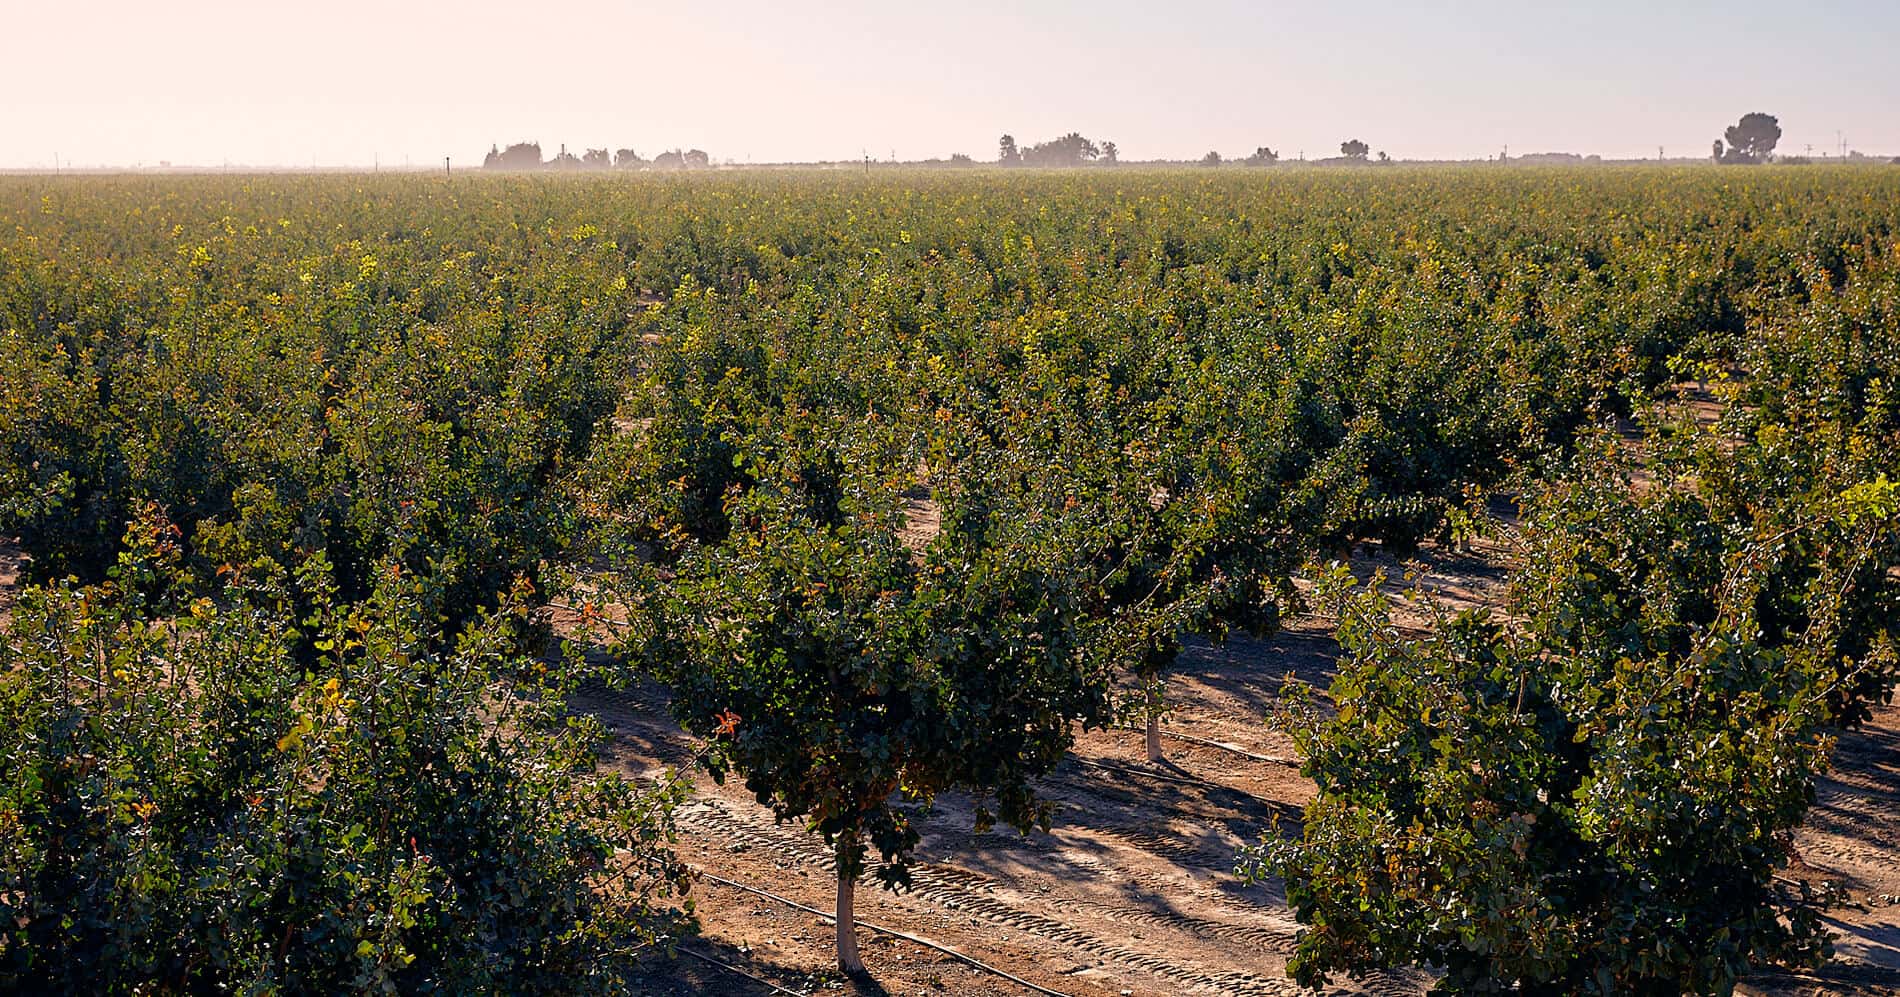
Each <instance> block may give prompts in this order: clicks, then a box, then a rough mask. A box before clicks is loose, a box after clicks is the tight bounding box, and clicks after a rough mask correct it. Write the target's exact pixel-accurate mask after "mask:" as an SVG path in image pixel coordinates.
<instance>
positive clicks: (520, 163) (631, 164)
mask: <svg viewBox="0 0 1900 997" xmlns="http://www.w3.org/2000/svg"><path fill="white" fill-rule="evenodd" d="M711 167H712V157H711V156H708V155H707V154H706V153H705V152H704V151H702V150H699V149H688V150H686V151H684V152H682V151H680V150H678V149H672V150H669V151H666V152H662V153H660V154H659V155H657V156H655V157H653V158H652V159H650V160H649V159H643V158H641V156H640V154H639V153H638V152H635V151H634V150H632V149H617V150H614V151H613V152H611V153H610V152H608V150H606V149H587V150H585V151H583V152H582V153H581V154H580V155H579V156H575V155H574V154H572V153H570V152H568V151H567V146H565V145H564V146H562V147H561V151H560V152H559V153H558V154H557V155H555V157H554V158H553V159H548V160H543V159H542V158H541V144H540V143H539V142H516V143H514V144H512V145H510V146H508V147H507V148H506V149H503V148H501V147H499V146H490V147H489V150H488V155H487V156H485V157H483V159H482V168H483V169H487V170H516V171H522V170H607V169H616V170H704V169H710V168H711Z"/></svg>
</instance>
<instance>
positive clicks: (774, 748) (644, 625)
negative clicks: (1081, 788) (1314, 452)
mask: <svg viewBox="0 0 1900 997" xmlns="http://www.w3.org/2000/svg"><path fill="white" fill-rule="evenodd" d="M786 435H787V436H791V437H799V436H802V435H803V433H802V432H796V431H795V432H787V433H786ZM814 435H816V436H817V437H818V438H821V439H827V440H830V441H832V444H833V446H835V447H836V448H837V451H836V454H835V463H830V464H822V463H821V464H820V465H819V466H813V465H812V464H809V463H801V461H802V460H804V459H805V458H806V457H807V456H808V454H809V452H808V451H802V450H798V449H791V450H790V452H789V453H788V454H786V455H784V456H781V457H780V458H777V459H774V458H771V457H763V456H762V457H757V458H754V459H753V460H752V461H751V462H750V463H749V465H748V471H749V472H750V474H751V476H753V477H754V479H755V484H754V485H753V486H752V487H748V488H745V489H741V490H735V491H734V492H733V493H732V494H731V495H730V496H729V497H728V498H727V501H726V509H725V513H726V516H727V517H728V520H729V521H730V522H731V523H732V524H733V525H732V528H731V530H730V531H729V532H728V533H727V534H726V535H724V536H723V537H722V538H720V540H719V541H718V542H716V543H707V544H703V545H702V544H694V545H693V546H692V547H691V548H690V549H689V550H688V551H687V552H686V553H685V555H684V556H683V557H681V558H680V559H679V560H678V561H677V562H676V563H674V564H673V565H672V566H671V567H670V569H669V570H668V571H667V573H666V577H664V578H659V577H656V576H654V575H652V574H651V573H649V572H646V571H644V570H643V569H642V568H641V567H640V566H639V565H638V564H637V563H634V564H630V565H628V566H627V567H626V569H625V574H626V576H627V577H628V579H629V580H630V582H631V583H632V584H634V585H636V586H640V587H641V588H643V589H644V591H639V592H638V594H637V595H634V596H631V597H628V598H625V599H624V600H623V601H625V602H627V603H628V604H629V605H635V606H644V607H645V609H646V613H645V614H641V613H638V612H636V614H635V616H636V625H635V632H634V636H633V638H632V639H631V640H630V642H629V643H628V646H627V650H628V651H629V654H630V657H631V658H632V659H633V660H634V661H635V662H638V663H642V664H643V665H644V666H645V667H648V668H651V669H652V670H653V671H654V672H655V673H656V674H657V675H658V676H659V677H660V678H661V679H662V680H663V681H665V682H666V683H667V684H668V685H670V686H671V687H672V688H673V690H674V693H675V699H674V702H675V710H676V713H677V714H678V716H679V719H680V720H681V722H682V723H684V724H685V725H686V726H687V727H688V729H690V730H693V731H695V732H699V733H702V734H706V735H711V734H714V733H716V731H717V730H718V729H719V728H720V725H721V724H724V723H729V722H730V720H729V716H732V715H736V716H737V717H738V718H739V727H738V732H737V734H736V735H735V736H734V737H733V739H732V741H731V744H730V747H729V751H728V752H727V753H726V754H724V755H722V756H721V758H720V760H719V763H718V764H717V765H716V766H715V772H716V773H720V774H723V771H724V768H725V766H726V765H727V764H730V766H731V767H733V768H736V769H737V770H738V771H739V772H740V773H741V774H742V775H743V776H744V777H745V780H746V785H747V787H748V788H749V789H751V790H752V791H753V792H754V793H755V794H756V795H757V797H758V799H759V801H760V802H761V803H763V804H766V805H768V806H770V807H772V808H773V810H774V811H775V812H776V813H777V814H778V815H779V816H780V817H782V818H787V819H799V820H802V821H805V822H806V823H807V824H808V825H809V826H810V827H811V828H812V829H814V830H815V831H817V832H818V833H819V834H821V835H822V836H823V837H824V838H825V840H826V841H827V842H828V843H830V844H832V845H834V846H835V848H836V851H837V855H838V867H839V871H840V875H841V876H843V877H845V878H847V879H852V878H856V876H857V875H858V874H859V872H860V871H862V869H863V868H864V865H865V861H866V856H867V854H868V853H869V852H870V851H872V850H873V849H875V851H876V853H877V854H878V855H879V856H880V857H881V859H882V865H881V867H880V868H879V870H878V871H879V875H880V876H881V877H882V878H883V879H884V880H885V881H886V882H887V883H889V884H891V885H901V884H904V883H907V882H908V875H907V872H906V869H907V866H908V863H909V858H910V852H911V850H912V849H913V848H914V847H915V846H916V844H917V840H918V839H917V832H916V829H915V823H914V817H915V809H916V806H917V805H922V806H928V804H929V803H930V801H931V800H933V799H934V798H935V797H936V795H937V794H938V793H940V792H943V791H944V790H947V789H953V788H956V789H968V790H972V791H974V792H976V793H977V794H978V795H979V798H980V799H982V800H986V801H988V802H987V803H986V804H981V805H979V809H978V817H977V820H978V823H979V824H980V825H984V826H987V825H988V823H989V822H990V820H992V819H993V818H1000V819H1002V820H1003V821H1005V822H1007V823H1009V824H1011V825H1014V826H1016V827H1019V828H1022V829H1024V830H1027V829H1029V828H1030V827H1033V826H1037V825H1042V826H1047V822H1048V819H1049V815H1048V811H1047V809H1046V808H1045V807H1044V806H1042V805H1040V804H1039V803H1038V802H1037V801H1036V798H1035V795H1034V785H1033V780H1034V779H1035V778H1036V777H1038V776H1040V775H1042V774H1044V773H1046V772H1047V771H1048V770H1049V769H1051V768H1052V767H1053V766H1054V765H1055V764H1056V763H1057V762H1059V761H1061V759H1062V758H1063V757H1064V755H1065V754H1066V752H1067V750H1068V747H1069V745H1070V743H1071V741H1072V738H1073V728H1074V726H1075V725H1076V724H1077V723H1078V722H1081V723H1088V722H1095V723H1100V722H1102V721H1103V720H1104V719H1105V718H1106V710H1107V684H1106V682H1105V681H1104V680H1103V677H1102V675H1100V674H1099V672H1098V670H1097V668H1096V666H1095V664H1094V663H1093V660H1092V658H1091V657H1090V654H1089V648H1090V646H1091V645H1090V643H1089V641H1088V637H1089V632H1088V629H1087V622H1088V621H1087V620H1086V618H1082V617H1081V616H1080V614H1079V612H1078V610H1079V609H1080V608H1081V607H1082V605H1083V601H1082V597H1081V593H1080V591H1079V588H1080V586H1081V584H1082V579H1083V578H1084V577H1085V574H1084V572H1082V571H1081V570H1079V568H1080V567H1081V566H1080V565H1078V564H1077V563H1076V558H1075V557H1074V556H1073V555H1072V554H1071V553H1069V551H1070V549H1071V548H1072V546H1073V545H1072V544H1071V543H1069V535H1070V534H1071V533H1072V526H1071V525H1070V524H1067V523H1065V522H1064V521H1062V520H1060V519H1058V518H1056V517H1051V516H1046V515H1038V514H1036V513H1035V512H1033V511H1031V510H1028V509H1025V508H1024V506H1023V505H1022V504H1021V503H1020V502H1019V501H1015V500H1014V496H1013V494H1012V493H1011V492H1009V491H1005V490H1000V489H997V488H995V487H992V486H993V484H994V482H995V480H996V479H997V478H1000V477H1003V476H1002V475H1000V474H991V475H989V476H987V477H980V476H972V477H970V478H964V479H960V480H958V481H956V482H955V483H954V484H947V485H945V486H944V487H942V488H940V489H939V491H938V494H939V495H940V496H942V498H943V500H944V503H945V505H944V508H943V511H942V528H941V530H940V531H939V532H937V533H936V535H935V536H934V537H930V538H928V539H927V540H926V539H923V538H921V537H918V536H917V535H916V534H914V533H909V532H907V531H908V530H909V528H910V527H911V526H912V525H913V524H910V523H908V522H907V521H906V515H905V512H904V507H903V505H902V504H901V501H900V498H901V494H900V491H899V490H898V489H897V488H894V487H892V482H890V481H889V480H888V479H887V478H886V477H885V475H883V474H880V473H879V471H878V468H879V467H880V466H883V467H888V466H890V464H891V462H889V461H883V462H880V461H878V460H876V459H875V457H874V454H875V453H876V449H877V448H876V445H875V444H874V443H867V442H866V437H867V435H868V436H870V437H877V436H881V434H879V433H877V432H876V431H875V429H872V430H871V431H870V432H869V433H868V434H866V433H863V432H862V431H860V430H854V429H853V428H851V427H837V428H834V429H832V430H830V431H827V432H820V433H817V434H814ZM755 452H756V451H755ZM643 580H644V581H643Z"/></svg>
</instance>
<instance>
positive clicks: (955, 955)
mask: <svg viewBox="0 0 1900 997" xmlns="http://www.w3.org/2000/svg"><path fill="white" fill-rule="evenodd" d="M694 871H695V872H697V873H699V874H700V876H702V877H704V878H706V879H710V880H712V881H713V882H715V883H721V884H724V885H726V886H730V887H732V888H733V889H735V890H744V891H745V892H747V893H751V894H753V895H755V896H761V897H765V898H766V899H768V900H776V901H778V902H779V903H782V904H784V905H785V906H787V907H796V908H798V909H799V910H802V911H804V912H805V913H807V914H815V915H817V916H818V917H821V918H823V919H825V920H827V921H830V922H832V923H834V924H835V923H837V920H838V918H837V916H836V915H834V914H831V913H829V912H827V911H822V910H819V909H818V908H816V907H807V906H805V905H804V904H801V903H799V902H798V901H796V900H793V899H791V898H790V897H781V896H779V895H778V894H776V893H773V892H771V891H770V890H761V889H759V888H758V887H756V886H747V885H746V884H744V883H740V882H736V881H734V880H730V879H727V878H725V877H724V876H715V875H713V874H712V873H710V872H707V871H706V870H704V869H695V870H694ZM858 925H859V926H860V927H865V928H869V929H871V930H872V931H877V932H882V933H883V934H886V935H889V936H891V937H892V938H901V939H903V940H904V941H907V942H910V943H911V944H913V945H922V946H923V947H924V948H927V949H930V950H931V951H934V952H942V953H943V954H944V955H947V956H949V957H950V958H952V959H955V960H957V961H959V962H962V963H965V964H967V965H970V966H973V967H975V968H977V969H980V970H982V971H983V972H985V973H989V974H991V975H993V976H1000V977H1002V978H1003V979H1005V980H1008V981H1010V982H1011V983H1014V984H1016V985H1018V986H1021V987H1024V988H1026V989H1029V990H1034V991H1035V992H1037V993H1039V994H1047V995H1048V997H1069V995H1068V994H1065V993H1063V992H1062V991H1060V990H1051V989H1049V988H1048V987H1045V986H1042V985H1041V984H1037V983H1031V982H1029V981H1028V980H1025V979H1023V978H1022V977H1020V976H1017V975H1015V974H1014V973H1011V972H1009V971H1008V970H1003V969H997V968H996V967H995V966H992V965H990V964H989V963H987V962H984V961H983V960H981V959H978V958H976V957H975V956H968V955H964V954H963V953H961V952H958V951H957V950H956V949H953V948H950V947H949V946H946V945H941V944H938V943H937V942H933V941H931V940H930V939H928V938H920V937H918V936H917V935H913V934H911V933H909V932H907V931H898V930H897V929H895V928H886V927H884V926H883V925H880V924H872V923H871V922H869V921H865V920H859V921H858Z"/></svg>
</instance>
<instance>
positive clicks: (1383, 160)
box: [1379, 149, 1392, 163]
mask: <svg viewBox="0 0 1900 997" xmlns="http://www.w3.org/2000/svg"><path fill="white" fill-rule="evenodd" d="M1391 161H1392V157H1391V156H1388V155H1386V154H1385V150H1384V149H1380V150H1379V162H1381V163H1389V162H1391Z"/></svg>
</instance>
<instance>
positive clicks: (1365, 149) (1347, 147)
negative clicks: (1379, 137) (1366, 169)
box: [1339, 138, 1372, 159]
mask: <svg viewBox="0 0 1900 997" xmlns="http://www.w3.org/2000/svg"><path fill="white" fill-rule="evenodd" d="M1371 152H1372V147H1371V146H1369V145H1367V144H1365V143H1364V142H1361V141H1359V140H1358V139H1356V138H1349V139H1347V140H1346V141H1344V142H1341V143H1339V154H1340V155H1342V156H1344V157H1346V158H1347V159H1364V158H1366V156H1367V155H1369V154H1371Z"/></svg>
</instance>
